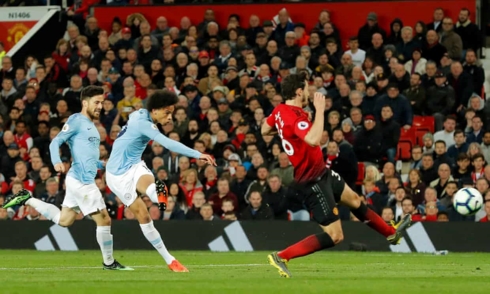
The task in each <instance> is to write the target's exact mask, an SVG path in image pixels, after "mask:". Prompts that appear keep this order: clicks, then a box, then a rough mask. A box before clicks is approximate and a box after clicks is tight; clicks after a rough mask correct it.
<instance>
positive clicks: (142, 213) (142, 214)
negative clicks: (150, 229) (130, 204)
mask: <svg viewBox="0 0 490 294" xmlns="http://www.w3.org/2000/svg"><path fill="white" fill-rule="evenodd" d="M133 213H134V216H135V217H136V219H137V220H138V222H139V223H140V224H147V223H149V222H151V217H150V214H149V213H148V210H146V209H138V210H137V211H136V212H134V211H133Z"/></svg>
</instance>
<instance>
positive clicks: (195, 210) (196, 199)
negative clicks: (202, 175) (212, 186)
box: [186, 192, 206, 220]
mask: <svg viewBox="0 0 490 294" xmlns="http://www.w3.org/2000/svg"><path fill="white" fill-rule="evenodd" d="M205 203H206V198H205V196H204V193H203V192H196V193H194V195H193V196H192V206H191V207H190V208H189V210H188V211H187V213H186V219H191V220H196V219H202V216H201V214H200V210H201V207H202V206H203V205H204V204H205Z"/></svg>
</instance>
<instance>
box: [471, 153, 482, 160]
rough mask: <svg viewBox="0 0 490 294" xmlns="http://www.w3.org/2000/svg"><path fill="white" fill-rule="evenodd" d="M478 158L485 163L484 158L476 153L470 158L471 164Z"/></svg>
mask: <svg viewBox="0 0 490 294" xmlns="http://www.w3.org/2000/svg"><path fill="white" fill-rule="evenodd" d="M478 158H481V159H482V160H483V161H485V156H483V154H481V153H477V154H475V155H473V156H472V157H471V162H473V161H475V160H477V159H478Z"/></svg>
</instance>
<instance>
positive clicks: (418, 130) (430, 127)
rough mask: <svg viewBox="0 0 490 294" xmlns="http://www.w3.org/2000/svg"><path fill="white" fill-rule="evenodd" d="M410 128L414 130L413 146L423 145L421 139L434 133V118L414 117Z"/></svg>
mask: <svg viewBox="0 0 490 294" xmlns="http://www.w3.org/2000/svg"><path fill="white" fill-rule="evenodd" d="M412 128H414V132H415V134H414V136H415V140H414V142H413V143H414V144H416V145H420V146H422V145H423V143H424V142H423V137H424V135H425V134H426V133H434V117H433V116H418V115H416V116H414V117H413V124H412Z"/></svg>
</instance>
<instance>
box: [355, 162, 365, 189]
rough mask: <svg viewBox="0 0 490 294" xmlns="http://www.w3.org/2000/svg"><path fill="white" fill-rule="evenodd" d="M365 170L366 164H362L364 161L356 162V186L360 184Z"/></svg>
mask: <svg viewBox="0 0 490 294" xmlns="http://www.w3.org/2000/svg"><path fill="white" fill-rule="evenodd" d="M365 171H366V166H365V165H364V162H358V163H357V180H356V186H360V185H362V182H363V181H364V173H365Z"/></svg>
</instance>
